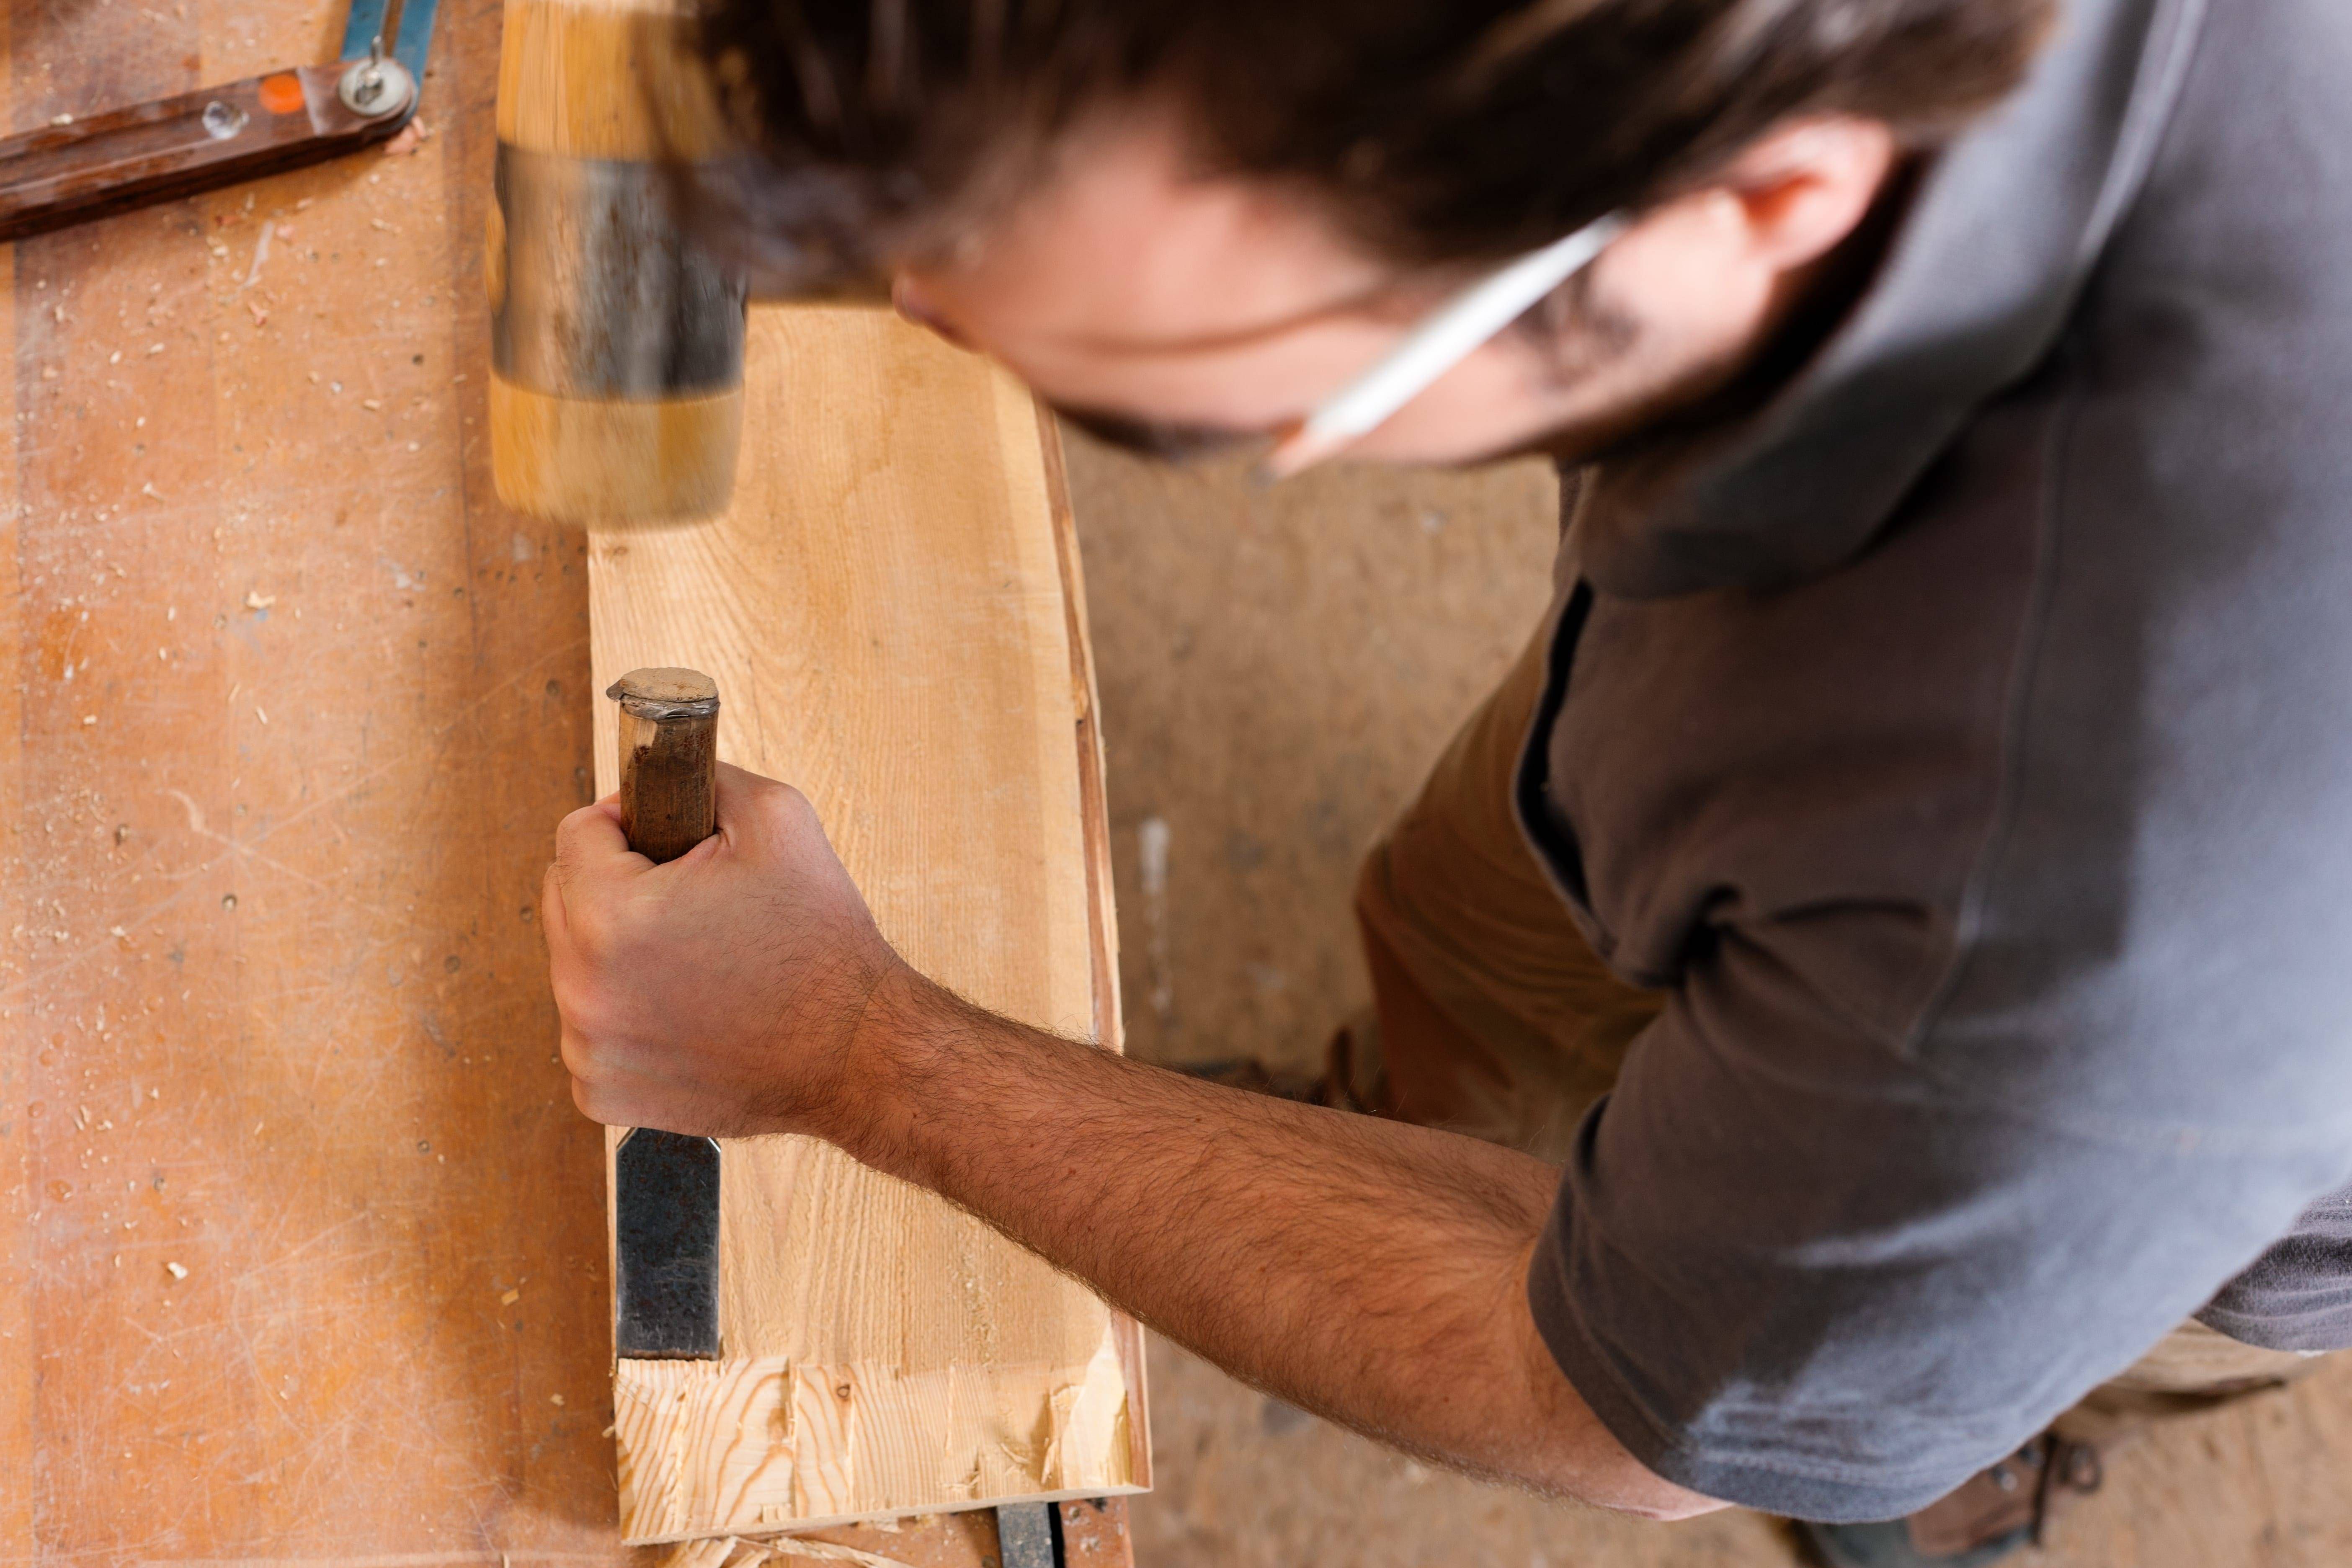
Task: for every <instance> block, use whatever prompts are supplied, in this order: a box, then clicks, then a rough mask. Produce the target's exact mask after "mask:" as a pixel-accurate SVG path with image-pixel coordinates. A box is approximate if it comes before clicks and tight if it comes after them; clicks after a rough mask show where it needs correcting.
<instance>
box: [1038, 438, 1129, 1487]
mask: <svg viewBox="0 0 2352 1568" xmlns="http://www.w3.org/2000/svg"><path fill="white" fill-rule="evenodd" d="M1035 406H1036V411H1037V446H1038V450H1039V452H1040V453H1041V454H1042V455H1043V457H1044V458H1045V494H1046V496H1047V498H1048V500H1049V502H1050V504H1051V506H1052V510H1053V526H1054V553H1055V559H1056V560H1057V561H1058V562H1059V563H1060V565H1061V569H1062V613H1063V614H1064V616H1066V617H1067V619H1068V625H1069V644H1070V684H1071V687H1072V697H1073V703H1072V706H1073V709H1074V710H1075V711H1076V714H1077V724H1076V730H1077V733H1076V742H1077V747H1078V809H1079V812H1080V815H1081V816H1082V818H1083V828H1084V832H1085V835H1086V862H1087V941H1088V946H1089V948H1090V950H1091V953H1092V957H1093V963H1094V1025H1095V1043H1096V1044H1097V1045H1099V1046H1101V1047H1103V1048H1104V1049H1106V1050H1113V1051H1118V1052H1119V1053H1120V1054H1121V1055H1125V1054H1126V1051H1127V1030H1126V1023H1125V1019H1124V1016H1122V1014H1121V1012H1120V1009H1119V994H1118V905H1117V902H1116V900H1115V897H1114V893H1113V883H1112V876H1111V872H1112V859H1111V845H1110V796H1109V790H1108V780H1107V778H1106V770H1105V767H1104V763H1103V737H1102V723H1101V720H1100V717H1099V716H1100V714H1101V711H1102V692H1101V689H1100V688H1099V687H1098V686H1097V683H1096V680H1095V653H1094V637H1093V634H1092V632H1091V631H1090V629H1089V627H1088V625H1087V580H1086V569H1085V566H1084V564H1083V563H1082V562H1081V560H1080V558H1079V554H1078V528H1077V518H1076V514H1074V513H1073V512H1072V511H1071V510H1070V483H1069V474H1068V472H1067V470H1066V468H1065V466H1064V464H1063V460H1062V430H1061V426H1060V425H1059V424H1058V423H1056V422H1055V418H1054V414H1053V411H1052V410H1051V409H1049V408H1047V407H1046V406H1045V403H1044V402H1043V401H1042V400H1039V401H1037V402H1036V405H1035ZM1110 1313H1111V1325H1112V1327H1111V1332H1112V1334H1113V1336H1114V1337H1115V1338H1116V1339H1117V1340H1118V1361H1119V1372H1120V1373H1121V1375H1122V1376H1124V1377H1125V1378H1126V1380H1127V1398H1128V1408H1127V1414H1128V1422H1127V1442H1128V1467H1129V1474H1130V1475H1132V1476H1133V1477H1134V1478H1135V1487H1134V1489H1135V1490H1137V1491H1139V1492H1141V1491H1150V1489H1151V1402H1150V1397H1149V1394H1148V1392H1147V1388H1146V1378H1147V1373H1146V1369H1145V1364H1144V1350H1143V1328H1142V1325H1141V1324H1139V1323H1138V1322H1137V1321H1135V1320H1134V1319H1133V1318H1130V1317H1129V1316H1128V1315H1127V1314H1126V1313H1125V1312H1122V1311H1120V1310H1118V1308H1117V1307H1113V1308H1111V1309H1110ZM1104 1495H1108V1494H1104Z"/></svg>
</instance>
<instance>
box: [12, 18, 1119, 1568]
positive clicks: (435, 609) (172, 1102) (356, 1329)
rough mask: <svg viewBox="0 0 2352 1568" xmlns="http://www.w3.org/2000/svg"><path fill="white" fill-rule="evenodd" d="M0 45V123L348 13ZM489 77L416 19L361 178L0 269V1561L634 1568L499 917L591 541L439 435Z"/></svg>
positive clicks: (292, 186) (591, 1305)
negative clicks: (387, 146)
mask: <svg viewBox="0 0 2352 1568" xmlns="http://www.w3.org/2000/svg"><path fill="white" fill-rule="evenodd" d="M5 26H6V28H7V31H6V33H5V44H6V45H7V47H8V56H9V59H10V64H11V71H10V77H9V79H8V81H7V84H6V88H5V100H0V101H5V108H6V114H7V122H8V125H9V127H10V128H11V129H15V130H22V129H26V128H28V127H30V126H32V125H35V124H37V123H40V122H42V121H47V119H49V118H50V117H52V116H54V115H57V114H60V113H68V112H87V111H88V110H90V109H93V108H96V107H100V106H103V105H105V104H109V103H121V102H125V101H130V100H135V99H143V98H148V97H153V96H158V95H161V94H163V93H166V92H175V91H180V90H184V89H190V88H193V87H195V86H198V85H200V84H201V83H203V82H206V81H214V80H219V79H226V78H232V77H236V76H242V75H246V74H249V73H251V72H255V71H257V70H260V69H262V68H267V67H269V66H273V65H277V64H280V63H283V62H285V61H289V60H293V59H300V58H314V59H317V58H326V57H327V56H328V54H329V53H330V52H331V48H332V46H333V42H334V40H335V38H336V37H337V36H338V35H339V33H340V30H341V14H340V10H339V9H331V8H329V7H327V6H324V5H316V4H310V5H296V6H289V7H285V8H282V10H281V11H279V13H278V14H277V15H274V16H273V15H263V14H257V13H254V12H251V11H249V10H246V9H242V8H239V9H236V10H235V11H232V9H231V8H229V7H226V6H219V5H207V4H205V3H203V0H197V3H194V4H189V5H173V4H171V3H170V0H163V3H162V4H161V5H150V6H143V7H142V6H138V5H132V4H131V0H92V3H91V4H89V5H32V4H18V5H16V6H15V8H14V11H13V14H11V15H9V16H8V17H7V19H6V21H5ZM497 46H498V15H497V9H496V7H495V6H494V5H488V4H482V3H478V0H476V3H467V4H457V5H445V6H444V9H443V11H442V15H441V17H440V22H439V26H438V28H437V31H436V37H435V40H434V47H433V68H432V70H431V71H430V73H429V74H428V77H427V79H426V81H425V91H424V99H423V104H422V120H423V121H424V128H425V135H424V136H423V137H422V139H421V140H419V139H415V138H406V139H404V140H405V142H406V145H405V147H404V149H396V150H395V151H394V153H392V154H390V155H376V154H367V155H362V156H361V157H359V158H357V159H354V160H352V161H349V162H345V163H336V164H331V165H328V166H325V167H322V168H319V169H315V170H310V171H308V172H304V173H301V174H292V175H288V176H282V177H279V178H277V179H273V180H270V181H268V182H266V183H262V184H255V185H250V186H246V187H240V188H237V189H234V190H230V191H227V192H224V193H220V194H217V195H212V196H209V197H205V198H202V199H200V200H197V201H194V202H189V203H181V204H177V205H170V206H166V207H161V208H156V209H152V210H149V211H146V212H142V213H135V214H131V215H129V216H123V217H120V218H115V219H112V220H109V221H107V222H104V223H101V224H97V225H92V226H87V227H84V228H80V229H76V230H70V231H67V232H65V233H62V234H58V235H54V236H50V237H45V238H42V239H38V240H34V241H28V242H26V243H25V244H23V245H21V246H19V247H16V249H15V251H14V253H13V254H11V253H10V252H9V251H7V250H6V249H5V247H0V279H5V282H6V286H7V289H8V297H9V300H10V301H11V304H10V306H9V308H7V309H5V310H0V340H5V342H4V343H0V346H5V349H6V351H7V353H6V360H5V363H10V364H13V366H14V367H15V373H14V378H13V381H12V382H11V383H10V392H9V400H8V404H7V412H8V416H9V419H10V422H11V423H10V431H11V434H12V437H13V438H12V439H9V440H6V441H0V650H5V654H6V655H7V656H8V658H9V659H10V661H11V664H12V666H13V679H5V680H0V824H4V825H5V826H0V861H5V876H0V1563H15V1562H30V1561H36V1560H37V1561H41V1562H48V1561H52V1560H65V1559H71V1560H73V1561H76V1562H87V1563H158V1564H163V1563H198V1562H202V1563H226V1562H236V1563H259V1562H268V1563H286V1564H289V1565H290V1564H294V1563H320V1564H325V1563H339V1564H343V1563H359V1562H373V1563H401V1564H444V1563H446V1564H458V1563H484V1564H490V1563H498V1564H502V1565H506V1564H511V1565H517V1568H519V1565H521V1564H526V1563H541V1562H550V1563H552V1562H562V1563H593V1562H604V1561H614V1562H618V1561H621V1560H623V1559H625V1557H626V1556H627V1554H626V1553H625V1552H623V1551H622V1549H621V1548H620V1547H619V1546H618V1545H617V1538H616V1536H615V1533H614V1476H613V1469H612V1466H613V1458H612V1445H611V1441H610V1439H609V1437H608V1436H607V1435H606V1429H607V1427H608V1425H609V1423H610V1422H611V1420H612V1415H611V1408H610V1400H609V1389H608V1382H607V1378H608V1373H609V1366H610V1363H609V1359H608V1358H609V1353H610V1338H609V1330H608V1326H607V1322H606V1316H605V1300H606V1290H607V1285H606V1281H605V1280H604V1267H605V1265H604V1198H603V1192H602V1183H603V1173H602V1141H601V1135H600V1132H599V1130H598V1129H596V1128H595V1127H593V1126H592V1125H591V1124H589V1123H588V1122H586V1121H583V1120H582V1119H581V1118H580V1117H579V1116H578V1115H577V1114H576V1113H575V1112H574V1111H573V1110H572V1105H571V1101H570V1095H569V1091H568V1088H567V1083H566V1079H565V1078H564V1075H563V1072H562V1068H561V1067H560V1065H559V1064H558V1063H557V1061H556V1059H555V1057H554V1055H553V1041H554V1039H555V1017H554V1013H553V1010H552V1007H551V1004H550V1002H549V1000H548V995H547V991H546V984H545V978H544V957H543V952H542V949H541V942H540V936H539V932H538V930H537V927H536V925H535V923H534V921H535V910H534V905H535V903H536V900H537V893H538V882H539V877H540V872H541V868H542V866H543V864H544V861H545V859H546V856H547V854H548V848H549V842H550V833H551V827H552V825H553V824H554V822H555V821H556V819H557V818H558V817H559V816H562V813H563V812H565V811H567V810H569V809H570V808H572V806H574V805H578V804H580V803H581V802H583V801H584V800H586V799H587V798H588V795H589V777H590V774H589V765H590V755H591V742H590V732H589V721H590V717H591V714H592V712H593V706H592V703H591V701H590V700H589V698H588V692H587V689H586V688H587V682H588V674H589V669H588V642H587V597H586V568H585V561H584V548H585V542H584V540H583V539H581V538H579V537H577V536H574V535H571V534H568V533H566V532H564V531H560V530H557V529H554V528H551V527H550V526H547V525H543V524H539V523H536V522H533V521H529V520H527V519H523V518H520V517H518V516H516V515H514V514H511V513H509V512H507V511H505V510H502V509H500V508H499V506H498V504H497V503H496V501H495V500H494V498H493V497H492V494H491V490H490V485H489V480H488V472H487V463H486V452H485V449H484V442H485V437H484V433H483V431H484V426H483V406H482V405H483V396H482V389H483V386H484V383H485V381H486V378H487V370H488V366H487V352H486V335H485V328H484V312H483V305H482V290H481V282H480V277H479V237H480V235H481V233H482V226H483V217H484V205H485V202H486V200H487V195H488V168H489V153H490V146H491V129H490V116H489V106H490V100H491V94H492V91H493V86H494V77H495V69H496V63H497ZM1071 1506H1072V1508H1073V1511H1072V1513H1071V1514H1070V1516H1069V1521H1070V1525H1071V1529H1070V1531H1069V1537H1070V1539H1071V1541H1072V1542H1073V1544H1074V1547H1076V1546H1082V1545H1085V1544H1087V1543H1091V1546H1092V1548H1093V1556H1092V1559H1091V1560H1093V1561H1096V1562H1098V1563H1112V1562H1123V1561H1125V1560H1126V1557H1127V1550H1126V1544H1125V1527H1124V1513H1123V1511H1122V1510H1121V1508H1120V1506H1119V1505H1118V1504H1117V1503H1114V1504H1112V1505H1111V1506H1110V1507H1109V1508H1108V1510H1099V1511H1098V1510H1092V1509H1091V1508H1089V1507H1087V1505H1071ZM826 1534H827V1538H828V1539H831V1540H834V1541H837V1542H852V1541H854V1542H856V1543H857V1544H858V1545H859V1546H861V1547H862V1548H863V1549H864V1550H866V1551H868V1552H876V1553H878V1554H880V1555H882V1556H884V1557H886V1558H888V1559H893V1560H897V1561H902V1562H906V1563H915V1564H919V1565H922V1568H948V1565H949V1564H966V1565H970V1564H977V1563H981V1562H982V1561H983V1560H985V1559H987V1558H990V1557H992V1556H993V1554H994V1550H995V1542H994V1538H993V1529H992V1524H991V1522H990V1521H989V1519H988V1517H987V1516H986V1515H975V1516H953V1517H950V1518H946V1519H942V1520H937V1521H931V1522H929V1523H927V1524H922V1525H919V1526H911V1527H909V1528H908V1529H907V1530H905V1531H899V1532H896V1533H892V1532H887V1531H865V1532H862V1533H861V1532H849V1531H831V1532H826ZM1078 1556H1079V1553H1077V1552H1074V1560H1076V1559H1077V1557H1078ZM828 1560H830V1561H836V1562H837V1561H842V1560H844V1559H842V1558H841V1557H839V1556H835V1557H833V1558H831V1559H828Z"/></svg>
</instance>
